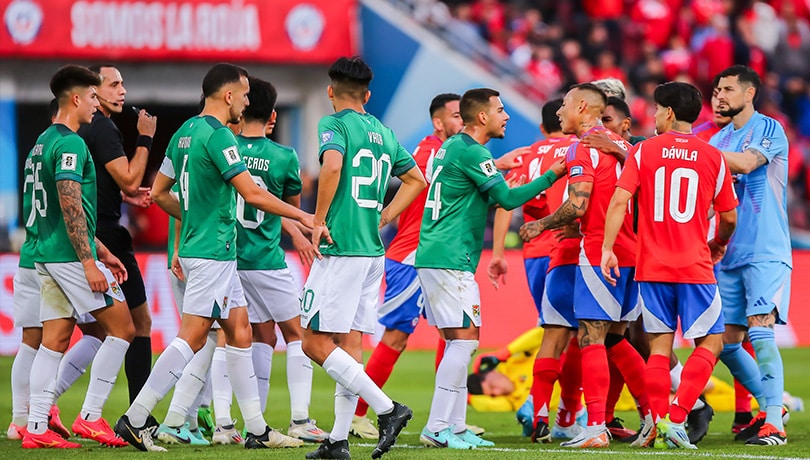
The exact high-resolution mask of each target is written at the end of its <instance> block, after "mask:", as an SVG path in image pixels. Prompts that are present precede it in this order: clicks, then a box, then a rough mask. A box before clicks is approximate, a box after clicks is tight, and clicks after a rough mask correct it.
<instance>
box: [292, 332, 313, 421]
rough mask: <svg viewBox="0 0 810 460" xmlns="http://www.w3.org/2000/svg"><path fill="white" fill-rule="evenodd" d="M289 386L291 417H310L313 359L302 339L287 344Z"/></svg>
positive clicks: (300, 418)
mask: <svg viewBox="0 0 810 460" xmlns="http://www.w3.org/2000/svg"><path fill="white" fill-rule="evenodd" d="M287 388H289V391H290V413H291V417H290V419H291V420H299V421H300V420H306V419H308V418H309V401H310V398H311V396H312V361H310V360H309V358H308V357H307V355H305V354H304V350H302V349H301V341H300V340H296V341H295V342H290V343H288V344H287Z"/></svg>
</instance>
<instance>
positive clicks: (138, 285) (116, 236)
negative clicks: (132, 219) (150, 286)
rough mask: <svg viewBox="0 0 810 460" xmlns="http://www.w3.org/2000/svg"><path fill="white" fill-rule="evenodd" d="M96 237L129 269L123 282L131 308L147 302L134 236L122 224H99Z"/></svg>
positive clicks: (122, 286)
mask: <svg viewBox="0 0 810 460" xmlns="http://www.w3.org/2000/svg"><path fill="white" fill-rule="evenodd" d="M96 237H97V238H98V239H99V241H101V242H102V243H104V245H105V246H107V249H109V250H110V252H112V253H113V255H114V256H115V257H118V258H119V259H120V260H121V263H123V264H124V267H126V269H127V280H126V281H125V282H124V283H122V284H121V288H122V289H123V290H124V295H125V296H126V298H127V305H129V308H130V309H133V308H135V307H138V306H140V305H141V304H143V303H145V302H146V288H145V287H144V284H143V276H142V275H141V270H140V268H138V262H137V261H136V260H135V251H134V250H133V249H132V236H131V235H130V234H129V231H127V229H126V228H124V227H122V226H121V225H118V224H116V225H103V226H102V225H99V226H98V228H96Z"/></svg>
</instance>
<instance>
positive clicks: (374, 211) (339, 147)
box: [318, 109, 416, 256]
mask: <svg viewBox="0 0 810 460" xmlns="http://www.w3.org/2000/svg"><path fill="white" fill-rule="evenodd" d="M318 136H319V138H320V145H321V148H320V152H319V155H323V153H324V152H325V151H327V150H336V151H338V152H340V154H341V155H343V169H342V170H341V172H340V182H339V183H338V187H337V191H336V192H335V197H334V199H333V200H332V205H331V206H330V207H329V212H328V213H327V214H326V226H327V228H329V233H330V234H331V235H332V240H333V241H334V243H333V244H327V243H326V242H322V243H321V248H320V250H321V254H326V255H333V256H381V255H383V254H384V253H385V248H384V247H383V243H382V240H381V238H380V231H379V225H380V212H381V211H382V209H383V199H384V198H385V192H386V191H387V190H388V181H389V179H390V178H391V176H399V175H402V174H405V173H406V172H407V171H408V170H409V169H411V168H413V167H414V166H416V163H415V162H414V161H413V157H412V156H411V154H410V153H408V151H407V150H405V149H404V148H403V147H402V146H401V145H399V141H397V138H396V136H395V135H394V132H393V131H391V130H390V129H389V128H387V127H385V126H384V125H383V124H382V123H380V121H379V120H377V118H375V117H374V116H373V115H370V114H368V113H358V112H355V111H354V110H349V109H347V110H343V111H340V112H338V113H335V114H332V115H329V116H326V117H323V118H321V121H320V122H319V123H318Z"/></svg>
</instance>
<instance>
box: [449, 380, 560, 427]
mask: <svg viewBox="0 0 810 460" xmlns="http://www.w3.org/2000/svg"><path fill="white" fill-rule="evenodd" d="M546 415H548V414H546ZM450 426H452V427H453V433H456V434H461V433H464V432H465V431H467V379H466V378H465V379H464V388H461V389H459V392H458V397H457V398H456V401H455V402H454V403H453V407H452V408H451V409H450Z"/></svg>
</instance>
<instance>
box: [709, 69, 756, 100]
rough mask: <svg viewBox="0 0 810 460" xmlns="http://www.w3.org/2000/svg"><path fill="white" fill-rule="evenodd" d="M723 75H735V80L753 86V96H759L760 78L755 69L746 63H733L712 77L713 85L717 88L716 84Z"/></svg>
mask: <svg viewBox="0 0 810 460" xmlns="http://www.w3.org/2000/svg"><path fill="white" fill-rule="evenodd" d="M725 77H737V80H738V81H739V82H740V83H741V84H743V83H744V84H747V85H750V86H753V87H754V98H756V97H757V96H759V87H760V86H762V80H760V79H759V74H757V72H756V70H754V69H752V68H750V67H748V66H746V65H741V64H737V65H733V66H731V67H729V68H727V69H725V70H724V71H722V72H720V73H719V74H717V76H716V77H714V80H713V83H714V87H715V88H717V85H718V84H719V83H720V79H721V78H725Z"/></svg>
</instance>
